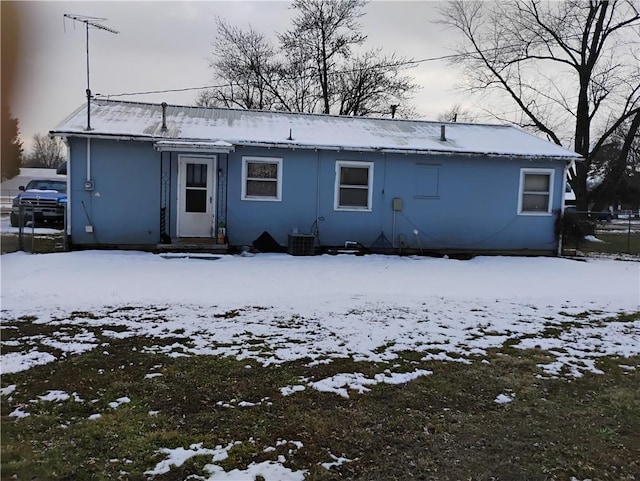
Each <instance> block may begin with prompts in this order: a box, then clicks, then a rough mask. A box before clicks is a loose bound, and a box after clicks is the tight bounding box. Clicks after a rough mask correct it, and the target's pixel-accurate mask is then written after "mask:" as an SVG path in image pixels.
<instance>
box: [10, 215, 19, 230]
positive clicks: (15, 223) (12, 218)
mask: <svg viewBox="0 0 640 481" xmlns="http://www.w3.org/2000/svg"><path fill="white" fill-rule="evenodd" d="M9 220H10V221H11V227H18V226H19V225H20V218H19V217H18V214H14V213H13V212H12V213H11V215H10V216H9Z"/></svg>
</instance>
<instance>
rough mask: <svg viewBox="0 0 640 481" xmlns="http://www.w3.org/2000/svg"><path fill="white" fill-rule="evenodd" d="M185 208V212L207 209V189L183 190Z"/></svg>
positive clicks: (204, 210)
mask: <svg viewBox="0 0 640 481" xmlns="http://www.w3.org/2000/svg"><path fill="white" fill-rule="evenodd" d="M185 194H186V196H185V201H186V202H185V204H186V206H185V210H186V211H187V212H206V211H207V191H206V189H205V190H198V189H187V190H186V192H185Z"/></svg>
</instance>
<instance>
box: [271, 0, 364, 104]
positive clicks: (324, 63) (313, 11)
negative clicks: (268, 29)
mask: <svg viewBox="0 0 640 481" xmlns="http://www.w3.org/2000/svg"><path fill="white" fill-rule="evenodd" d="M365 4H366V2H365V1H364V0H336V1H331V2H326V1H323V0H294V2H293V4H292V6H291V8H293V9H294V10H296V11H297V15H296V17H294V19H293V28H292V29H291V30H290V31H288V32H286V33H284V34H282V35H280V41H281V43H282V45H283V48H284V49H288V48H298V49H299V51H300V52H304V53H305V55H306V56H307V57H308V59H309V60H311V61H312V62H313V64H314V67H315V74H316V76H317V79H318V84H319V85H320V93H321V101H322V112H323V113H325V114H328V113H330V112H331V104H332V98H333V95H334V88H333V82H332V78H331V76H332V73H333V72H334V71H336V70H338V69H339V67H338V66H339V65H340V63H341V60H344V59H347V58H348V57H349V55H350V53H351V49H352V47H354V46H357V45H361V44H362V43H363V42H364V41H365V39H366V36H364V35H362V34H361V33H360V28H361V27H360V25H359V24H358V19H359V18H360V17H362V16H363V15H364V14H363V13H362V8H363V7H364V6H365Z"/></svg>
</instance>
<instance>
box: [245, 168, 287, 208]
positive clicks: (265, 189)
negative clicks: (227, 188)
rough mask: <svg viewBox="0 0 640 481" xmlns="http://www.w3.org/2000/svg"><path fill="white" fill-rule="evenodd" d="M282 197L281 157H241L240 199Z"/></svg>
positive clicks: (277, 198)
mask: <svg viewBox="0 0 640 481" xmlns="http://www.w3.org/2000/svg"><path fill="white" fill-rule="evenodd" d="M281 198H282V159H276V158H271V157H243V158H242V200H271V201H279V200H281Z"/></svg>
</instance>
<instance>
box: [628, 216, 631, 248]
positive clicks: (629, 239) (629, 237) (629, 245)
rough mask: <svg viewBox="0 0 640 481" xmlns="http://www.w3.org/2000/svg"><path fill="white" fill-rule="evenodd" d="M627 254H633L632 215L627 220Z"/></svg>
mask: <svg viewBox="0 0 640 481" xmlns="http://www.w3.org/2000/svg"><path fill="white" fill-rule="evenodd" d="M627 226H628V228H627V254H631V213H629V217H628V218H627Z"/></svg>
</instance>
